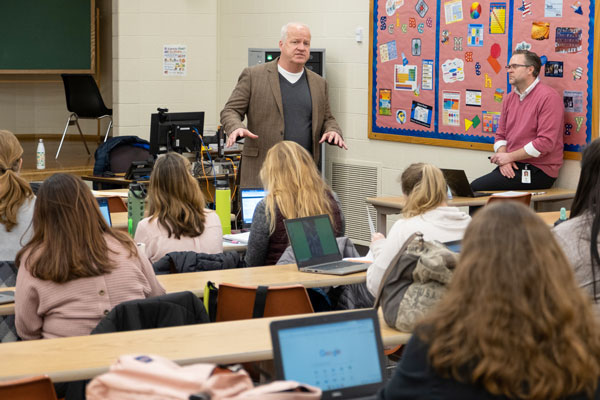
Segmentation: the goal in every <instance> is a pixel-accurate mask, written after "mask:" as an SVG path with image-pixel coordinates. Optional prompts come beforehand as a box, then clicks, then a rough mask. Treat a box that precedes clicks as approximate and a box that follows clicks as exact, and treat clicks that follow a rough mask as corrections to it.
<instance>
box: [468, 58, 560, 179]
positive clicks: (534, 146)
mask: <svg viewBox="0 0 600 400" xmlns="http://www.w3.org/2000/svg"><path fill="white" fill-rule="evenodd" d="M541 66H542V63H541V61H540V58H539V57H538V56H537V54H535V53H533V52H531V51H528V50H517V51H515V52H514V53H513V56H512V57H511V59H510V62H509V65H507V66H506V69H507V70H508V81H509V83H510V84H511V85H513V89H514V90H513V91H512V92H511V93H510V94H509V95H508V96H506V97H505V99H504V102H503V104H502V115H501V116H500V123H499V125H498V130H497V131H496V140H495V143H494V151H495V152H496V153H495V154H494V155H493V156H492V157H490V162H491V163H493V164H496V165H498V167H497V168H496V169H494V170H493V171H492V172H490V173H489V174H487V175H484V176H482V177H480V178H477V179H475V180H474V181H473V182H472V183H471V187H472V188H473V190H475V191H481V190H515V189H520V190H523V189H547V188H549V187H551V186H552V184H553V183H554V181H555V180H556V178H557V177H558V171H559V169H560V167H561V165H562V163H563V125H564V119H563V117H564V104H563V101H562V98H561V96H560V95H559V94H558V93H557V92H556V90H554V89H553V88H551V87H550V86H548V85H545V84H543V83H542V82H540V79H539V77H538V75H539V73H540V69H541Z"/></svg>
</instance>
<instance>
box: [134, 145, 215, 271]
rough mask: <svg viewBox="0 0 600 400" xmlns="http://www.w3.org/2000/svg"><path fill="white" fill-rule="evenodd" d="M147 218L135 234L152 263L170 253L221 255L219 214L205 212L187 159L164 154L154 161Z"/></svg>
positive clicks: (202, 199) (177, 155)
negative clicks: (186, 252) (189, 252)
mask: <svg viewBox="0 0 600 400" xmlns="http://www.w3.org/2000/svg"><path fill="white" fill-rule="evenodd" d="M148 195H149V210H148V215H149V217H148V218H144V219H142V220H141V221H140V222H139V224H138V226H137V229H136V231H135V241H136V242H138V243H144V244H145V246H146V255H147V256H148V258H149V259H150V261H151V262H155V261H157V260H159V259H160V258H161V257H163V256H164V255H165V254H167V253H170V252H172V251H195V252H196V253H208V254H217V253H222V252H223V229H222V228H221V221H220V220H219V217H218V215H217V214H216V213H215V212H214V211H212V210H207V209H205V206H206V202H205V200H204V195H203V194H202V190H201V189H200V186H199V185H198V181H197V180H196V179H195V178H194V177H193V176H192V173H191V165H190V162H189V161H188V159H187V158H185V157H183V156H182V155H181V154H177V153H167V154H165V155H163V156H161V157H159V158H158V160H156V163H155V164H154V169H153V170H152V174H151V175H150V187H149V190H148Z"/></svg>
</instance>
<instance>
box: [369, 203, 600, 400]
mask: <svg viewBox="0 0 600 400" xmlns="http://www.w3.org/2000/svg"><path fill="white" fill-rule="evenodd" d="M599 377H600V330H599V326H598V323H597V321H596V319H595V318H594V314H593V311H592V306H591V303H590V300H589V299H588V297H587V296H586V295H585V293H583V291H581V290H580V289H579V288H578V287H577V284H576V283H575V279H574V275H573V271H572V270H571V267H570V265H569V262H568V261H567V259H566V258H565V255H564V254H563V252H562V250H561V249H560V247H559V246H558V244H557V242H556V241H555V240H554V238H553V236H552V233H551V232H550V229H548V227H547V226H546V225H545V223H544V222H543V221H542V220H541V219H540V218H539V217H537V216H536V215H535V213H534V212H533V211H531V210H530V209H529V208H527V207H526V206H524V205H522V204H519V203H516V202H501V203H496V204H491V205H489V206H485V207H483V208H482V209H481V210H480V211H478V212H477V214H476V215H475V217H474V218H473V221H472V222H471V224H470V225H469V227H468V228H467V231H466V233H465V236H464V238H463V240H462V250H461V254H460V260H459V263H458V265H457V267H456V270H455V272H454V276H453V278H452V281H451V283H450V285H449V288H448V292H447V293H446V294H445V295H444V297H443V298H442V299H441V300H440V302H439V303H438V305H437V306H436V307H435V308H434V309H433V310H432V311H431V312H430V313H429V314H428V315H427V316H425V317H424V319H423V320H421V321H420V323H419V324H418V326H417V328H416V329H415V332H414V334H413V337H412V338H411V340H410V341H409V343H408V345H407V346H406V349H405V351H404V354H403V358H402V360H401V362H400V363H399V364H398V366H397V369H396V373H395V376H394V377H393V379H392V380H391V381H390V382H389V383H388V385H387V386H386V387H385V388H384V389H383V390H382V391H381V392H380V394H379V396H380V398H382V399H415V398H423V399H467V400H468V399H531V400H534V399H540V400H542V399H586V398H587V399H589V398H596V399H597V398H600V391H598V378H599Z"/></svg>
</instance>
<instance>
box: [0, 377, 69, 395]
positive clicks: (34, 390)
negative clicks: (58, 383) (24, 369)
mask: <svg viewBox="0 0 600 400" xmlns="http://www.w3.org/2000/svg"><path fill="white" fill-rule="evenodd" d="M0 399H11V400H30V399H36V400H57V399H56V392H55V391H54V385H53V384H52V381H51V380H50V378H49V377H48V376H46V375H41V376H34V377H29V378H23V379H16V380H13V381H5V382H0Z"/></svg>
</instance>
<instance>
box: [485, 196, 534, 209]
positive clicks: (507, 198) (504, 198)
mask: <svg viewBox="0 0 600 400" xmlns="http://www.w3.org/2000/svg"><path fill="white" fill-rule="evenodd" d="M494 201H518V202H519V203H523V204H525V205H526V206H527V207H529V205H530V203H531V193H521V194H516V195H514V196H494V195H491V196H490V198H489V199H488V201H487V203H486V204H490V203H493V202H494Z"/></svg>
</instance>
